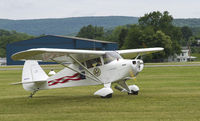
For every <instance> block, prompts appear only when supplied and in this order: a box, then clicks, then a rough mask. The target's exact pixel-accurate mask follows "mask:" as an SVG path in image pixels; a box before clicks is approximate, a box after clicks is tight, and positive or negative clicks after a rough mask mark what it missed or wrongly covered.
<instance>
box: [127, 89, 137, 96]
mask: <svg viewBox="0 0 200 121" xmlns="http://www.w3.org/2000/svg"><path fill="white" fill-rule="evenodd" d="M138 93H139V91H133V90H131V93H130V92H128V95H138Z"/></svg>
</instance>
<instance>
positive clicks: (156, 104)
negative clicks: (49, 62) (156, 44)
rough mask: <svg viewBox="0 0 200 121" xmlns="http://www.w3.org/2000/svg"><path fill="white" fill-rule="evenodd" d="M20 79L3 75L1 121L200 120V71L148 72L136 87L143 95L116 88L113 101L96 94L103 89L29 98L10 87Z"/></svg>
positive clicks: (66, 90) (42, 93)
mask: <svg viewBox="0 0 200 121" xmlns="http://www.w3.org/2000/svg"><path fill="white" fill-rule="evenodd" d="M47 71H48V70H47ZM20 80H21V70H6V71H5V70H4V71H0V121H55V120H59V121H62V120H63V121H66V120H68V121H72V120H74V121H86V120H88V121H112V120H113V121H171V120H172V121H199V120H200V66H189V67H188V66H186V67H146V68H144V70H143V71H142V72H141V73H140V74H139V75H138V77H137V80H138V81H136V82H134V83H135V84H136V85H138V86H139V87H140V92H139V95H138V96H132V95H127V94H126V93H121V92H119V91H117V90H115V89H114V88H113V90H114V94H113V97H112V98H111V99H102V98H100V97H98V96H94V95H93V93H94V92H95V91H97V90H98V89H100V88H102V87H103V86H102V85H98V86H88V87H72V88H62V89H53V90H43V91H39V92H38V93H37V94H36V95H34V97H33V98H32V99H29V98H27V97H28V96H29V92H26V91H25V90H24V89H23V88H22V86H21V85H17V86H16V85H9V84H10V83H13V82H18V81H20ZM132 83H133V81H129V82H128V84H132ZM113 86H114V84H113Z"/></svg>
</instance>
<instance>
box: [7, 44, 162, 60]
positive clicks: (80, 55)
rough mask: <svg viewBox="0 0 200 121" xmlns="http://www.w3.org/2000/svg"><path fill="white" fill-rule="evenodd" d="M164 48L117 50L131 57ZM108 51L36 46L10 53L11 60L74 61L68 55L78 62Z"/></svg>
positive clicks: (123, 55)
mask: <svg viewBox="0 0 200 121" xmlns="http://www.w3.org/2000/svg"><path fill="white" fill-rule="evenodd" d="M162 50H164V48H161V47H156V48H143V49H128V50H117V51H116V52H118V53H119V54H120V55H121V56H122V57H123V58H127V59H131V58H134V57H136V56H137V55H138V54H139V55H145V54H150V53H155V52H158V51H162ZM106 52H109V51H95V50H75V49H52V48H36V49H29V50H25V51H21V52H18V53H15V54H13V55H12V57H11V58H12V59H13V60H41V61H44V62H54V60H57V61H59V62H74V60H72V59H71V58H70V57H69V56H73V57H74V58H75V59H77V60H78V61H80V62H84V61H86V60H89V59H93V58H97V57H99V56H101V55H104V54H105V53H106Z"/></svg>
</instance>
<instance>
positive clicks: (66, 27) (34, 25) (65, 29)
mask: <svg viewBox="0 0 200 121" xmlns="http://www.w3.org/2000/svg"><path fill="white" fill-rule="evenodd" d="M137 22H138V18H137V17H123V16H109V17H74V18H62V19H35V20H6V19H0V29H6V30H15V31H17V32H24V33H27V34H31V35H41V34H54V35H75V34H76V33H77V32H78V31H79V30H80V28H81V27H83V26H87V25H89V24H92V25H96V26H103V27H104V28H105V29H111V28H114V27H116V26H119V25H126V24H135V23H137Z"/></svg>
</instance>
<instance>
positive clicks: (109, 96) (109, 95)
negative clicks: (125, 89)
mask: <svg viewBox="0 0 200 121" xmlns="http://www.w3.org/2000/svg"><path fill="white" fill-rule="evenodd" d="M101 98H112V93H110V94H108V95H106V96H101Z"/></svg>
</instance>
